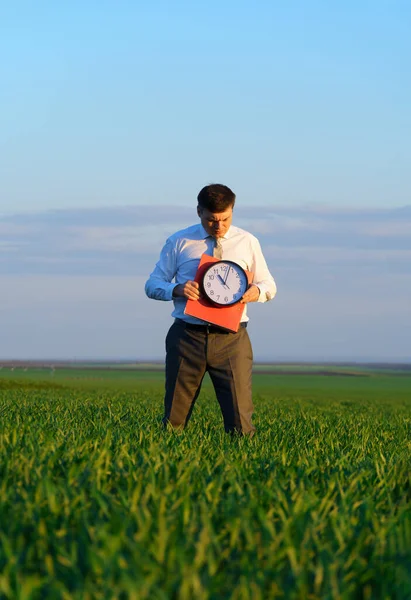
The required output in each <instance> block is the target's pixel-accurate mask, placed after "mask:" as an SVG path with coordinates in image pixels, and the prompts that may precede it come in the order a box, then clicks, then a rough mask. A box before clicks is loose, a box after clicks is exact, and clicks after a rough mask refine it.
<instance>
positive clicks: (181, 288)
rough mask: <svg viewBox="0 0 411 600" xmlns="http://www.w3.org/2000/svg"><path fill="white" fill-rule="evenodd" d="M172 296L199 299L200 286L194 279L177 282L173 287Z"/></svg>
mask: <svg viewBox="0 0 411 600" xmlns="http://www.w3.org/2000/svg"><path fill="white" fill-rule="evenodd" d="M173 297H174V298H187V299H188V300H199V298H200V286H199V285H198V283H197V282H196V281H186V282H185V283H179V284H178V285H176V287H175V288H174V289H173Z"/></svg>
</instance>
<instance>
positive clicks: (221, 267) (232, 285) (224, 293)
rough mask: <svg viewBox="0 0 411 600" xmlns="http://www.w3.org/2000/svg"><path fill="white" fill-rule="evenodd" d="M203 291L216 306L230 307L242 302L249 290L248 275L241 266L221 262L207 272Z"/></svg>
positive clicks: (228, 261)
mask: <svg viewBox="0 0 411 600" xmlns="http://www.w3.org/2000/svg"><path fill="white" fill-rule="evenodd" d="M202 284H203V291H204V293H205V295H206V297H207V298H208V299H209V300H211V302H213V303H214V304H218V305H221V306H229V305H230V304H235V303H236V302H239V301H240V300H241V297H242V296H243V294H244V293H245V292H246V290H247V288H248V279H247V275H246V273H245V271H244V269H243V268H242V267H240V265H237V263H235V262H232V261H230V260H220V261H218V262H216V263H214V264H213V265H211V266H210V267H208V269H207V270H206V271H205V273H204V275H203V281H202Z"/></svg>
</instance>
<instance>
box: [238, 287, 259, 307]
mask: <svg viewBox="0 0 411 600" xmlns="http://www.w3.org/2000/svg"><path fill="white" fill-rule="evenodd" d="M259 297H260V288H259V287H258V286H256V285H255V284H254V283H252V284H251V285H250V287H249V288H248V290H247V291H246V293H245V294H244V295H243V297H242V298H241V300H240V303H241V304H247V302H257V300H258V298H259Z"/></svg>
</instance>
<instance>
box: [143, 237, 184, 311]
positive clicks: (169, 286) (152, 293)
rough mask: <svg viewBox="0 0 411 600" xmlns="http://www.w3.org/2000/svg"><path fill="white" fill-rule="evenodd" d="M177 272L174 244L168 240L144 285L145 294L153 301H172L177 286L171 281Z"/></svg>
mask: <svg viewBox="0 0 411 600" xmlns="http://www.w3.org/2000/svg"><path fill="white" fill-rule="evenodd" d="M176 272H177V256H176V249H175V247H174V244H173V243H172V241H171V240H170V239H168V240H167V241H166V243H165V245H164V248H163V249H162V250H161V254H160V259H159V261H158V262H157V264H156V266H155V267H154V271H153V272H152V273H151V275H150V277H149V278H148V280H147V282H146V285H145V292H146V294H147V296H148V297H149V298H152V299H153V300H172V298H173V290H174V288H175V287H177V284H176V283H174V282H173V279H174V277H175V275H176Z"/></svg>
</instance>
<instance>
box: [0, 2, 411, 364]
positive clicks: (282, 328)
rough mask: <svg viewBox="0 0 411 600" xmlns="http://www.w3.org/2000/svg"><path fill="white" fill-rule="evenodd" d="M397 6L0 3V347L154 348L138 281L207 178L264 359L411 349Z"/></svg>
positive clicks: (406, 108)
mask: <svg viewBox="0 0 411 600" xmlns="http://www.w3.org/2000/svg"><path fill="white" fill-rule="evenodd" d="M410 31H411V4H410V3H409V2H408V0H407V1H405V0H403V1H401V0H399V1H395V0H394V1H388V0H386V1H383V0H375V1H373V2H371V1H361V2H354V1H352V0H346V1H345V2H340V3H331V2H329V1H318V0H310V1H302V0H295V1H291V2H276V1H275V2H268V1H260V2H258V1H257V2H254V3H250V2H238V1H237V2H233V1H231V0H229V1H226V2H216V1H215V0H210V1H209V2H207V3H205V2H203V3H195V2H181V1H180V2H179V1H178V0H177V1H175V2H172V3H171V2H165V1H158V2H155V1H153V2H138V1H136V2H134V1H133V2H131V1H124V0H123V1H121V2H117V3H113V2H108V1H104V0H102V1H99V2H97V1H91V0H89V1H86V2H79V1H73V2H70V3H57V2H51V1H47V0H43V1H42V2H27V1H26V2H25V1H19V0H16V1H15V2H11V1H9V2H0V56H1V60H0V285H1V289H2V294H1V296H0V318H1V323H2V336H1V339H0V358H13V357H15V358H44V357H51V358H53V357H55V358H94V357H100V358H120V357H125V358H127V357H130V358H131V357H136V358H145V357H149V358H161V357H162V356H163V354H164V334H165V331H166V330H167V327H168V325H169V323H170V316H169V315H170V312H171V307H170V305H169V304H168V303H158V302H157V303H156V302H153V301H149V300H148V299H147V298H145V296H144V291H143V286H144V282H145V280H146V278H147V276H148V274H149V272H150V271H151V270H152V268H153V266H154V264H155V261H156V260H157V258H158V254H159V251H160V248H161V246H162V244H163V242H164V240H165V238H166V236H167V235H168V234H169V233H171V232H172V231H174V230H176V229H179V228H181V227H184V226H186V225H188V224H190V223H192V222H195V221H196V219H197V217H196V214H195V198H196V196H197V193H198V191H199V189H200V188H201V187H202V186H203V185H205V184H207V183H210V182H215V181H217V182H222V183H226V184H227V185H229V186H230V187H232V188H233V190H234V191H235V192H236V194H237V204H236V208H235V223H236V224H238V225H240V226H241V227H244V228H246V229H249V230H250V231H252V232H253V233H255V234H256V235H257V236H258V237H259V238H260V240H261V242H262V245H263V249H264V252H265V253H266V257H267V261H268V263H269V266H270V268H271V270H272V273H273V275H274V277H275V279H276V281H277V284H278V289H279V292H278V296H277V298H276V299H275V300H274V301H273V302H272V303H270V304H269V305H267V306H252V307H251V310H250V316H251V319H252V327H250V333H251V337H252V339H253V343H254V349H255V356H256V358H257V359H261V360H288V359H291V360H300V359H306V360H349V359H355V360H411V355H410V351H411V350H410V344H409V340H410V339H411V331H410V327H411V286H410V281H411V277H410V275H411V272H410V266H409V265H410V264H411V256H410V252H411V242H410V240H411V216H410V210H411V209H410V206H411V176H410V168H409V165H410V164H411V144H410V139H411V78H410V77H409V65H410V58H411V36H410V35H409V32H410Z"/></svg>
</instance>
